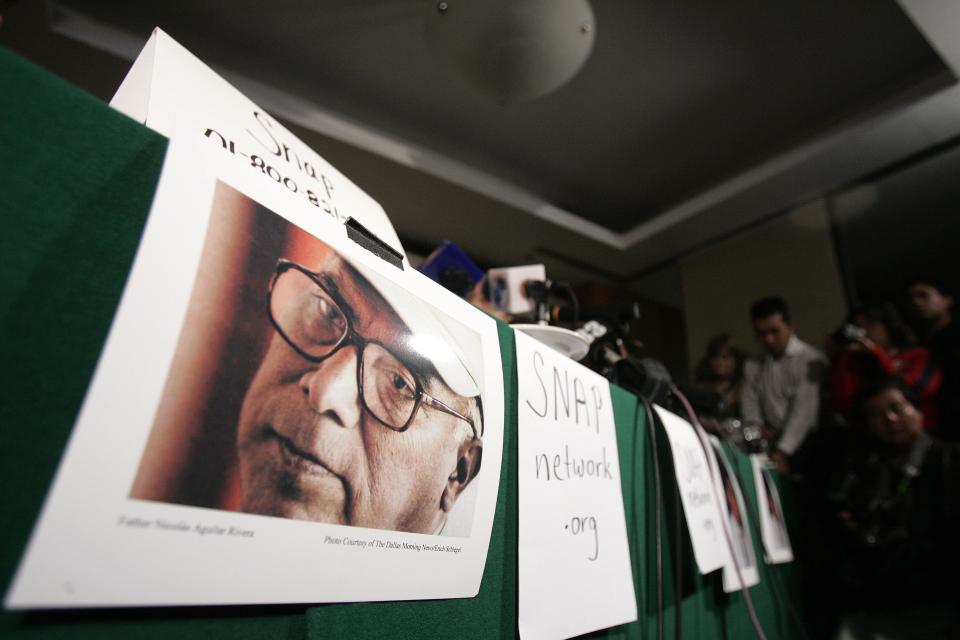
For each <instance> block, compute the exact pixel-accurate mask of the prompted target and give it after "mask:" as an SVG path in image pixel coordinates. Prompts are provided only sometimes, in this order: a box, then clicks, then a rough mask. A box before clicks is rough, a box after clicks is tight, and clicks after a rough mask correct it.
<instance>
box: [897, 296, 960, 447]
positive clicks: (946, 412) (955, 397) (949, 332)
mask: <svg viewBox="0 0 960 640" xmlns="http://www.w3.org/2000/svg"><path fill="white" fill-rule="evenodd" d="M953 301H954V297H953V292H952V290H951V289H950V288H949V287H948V286H947V285H945V284H943V283H942V282H939V281H938V280H936V279H932V278H927V279H916V280H913V281H912V282H911V283H910V285H909V286H908V287H907V307H908V308H909V309H910V312H911V315H912V316H913V318H914V319H915V320H916V321H917V322H918V323H919V325H920V329H921V331H922V336H923V341H924V344H925V345H926V346H927V347H928V348H929V349H930V351H931V352H932V353H933V359H934V362H936V364H937V366H938V367H939V368H940V370H941V371H942V373H943V383H942V384H941V386H940V392H939V394H938V396H937V414H938V420H939V423H940V424H941V425H942V427H941V431H940V434H939V435H940V436H941V437H942V438H945V439H948V440H960V329H958V328H957V323H956V322H955V321H954V318H953Z"/></svg>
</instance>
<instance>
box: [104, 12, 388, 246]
mask: <svg viewBox="0 0 960 640" xmlns="http://www.w3.org/2000/svg"><path fill="white" fill-rule="evenodd" d="M110 106H112V107H113V108H114V109H117V110H118V111H120V112H122V113H125V114H126V115H128V116H130V117H131V118H133V119H134V120H137V121H138V122H142V123H144V124H145V125H146V126H148V127H150V128H151V129H153V130H155V131H158V132H160V133H162V134H163V135H165V136H167V137H169V138H173V137H176V136H179V135H185V136H187V137H189V138H196V139H198V140H203V141H204V143H205V144H206V145H207V146H210V147H211V148H214V149H217V150H219V151H220V153H221V154H222V156H223V157H224V158H228V159H229V160H230V161H231V162H235V163H237V164H239V165H241V166H243V167H244V168H245V170H246V172H247V175H248V176H250V178H251V180H257V181H260V182H263V183H264V184H265V185H268V187H269V188H272V189H274V190H277V191H279V192H283V193H284V194H285V195H286V196H292V197H295V198H296V199H297V200H299V201H300V202H302V203H306V204H308V205H310V206H309V208H308V209H307V210H309V211H312V212H314V213H317V214H319V216H322V217H329V218H332V219H334V220H337V221H339V222H343V221H345V220H346V219H347V218H348V217H352V218H355V219H357V220H359V221H360V223H361V224H363V225H364V226H365V227H366V228H367V229H369V230H370V231H372V232H373V233H374V234H375V235H376V236H377V237H378V238H379V239H380V240H382V241H384V242H385V243H387V244H388V245H390V246H391V247H393V248H394V249H395V250H396V251H398V252H399V253H401V254H402V253H403V247H402V246H401V245H400V239H399V238H398V237H397V233H396V231H395V230H394V228H393V225H392V224H390V220H389V219H388V218H387V214H386V213H385V212H384V210H383V207H381V206H380V204H379V203H377V202H376V201H375V200H374V199H373V198H371V197H370V196H369V195H368V194H366V193H365V192H364V191H363V190H362V189H360V188H359V187H358V186H357V185H355V184H354V183H353V182H351V181H350V179H349V178H347V177H346V176H345V175H343V174H342V173H341V172H340V171H338V170H337V169H336V168H335V167H334V166H333V165H331V164H330V163H329V162H327V161H326V160H324V159H323V158H321V157H320V156H319V155H318V154H317V153H316V152H315V151H314V150H313V149H311V148H310V147H308V146H307V145H306V144H304V143H303V142H301V141H300V139H299V138H297V137H296V136H295V135H293V134H292V133H291V132H290V131H288V130H287V129H286V128H285V127H284V126H283V125H281V124H280V123H279V122H277V121H276V120H275V119H274V118H273V117H271V116H270V115H269V114H268V113H267V112H266V111H264V110H263V109H262V108H261V107H259V106H258V105H257V104H256V103H254V102H253V101H252V100H250V99H249V98H248V97H247V96H245V95H244V94H243V93H241V92H240V91H238V90H237V89H235V88H234V87H233V86H232V85H231V84H230V83H229V82H227V81H226V80H224V79H223V78H222V77H221V76H219V75H218V74H217V73H216V72H214V71H213V70H212V69H211V68H210V67H208V66H207V65H206V64H204V63H203V62H202V61H201V60H199V59H198V58H197V57H196V56H194V55H193V54H192V53H190V52H189V51H187V50H186V49H185V48H183V46H181V45H180V44H179V43H178V42H177V41H176V40H174V39H173V38H171V37H170V36H169V35H167V34H166V33H165V32H164V31H163V30H162V29H159V28H157V29H154V30H153V34H152V35H151V36H150V40H148V41H147V44H146V45H145V46H144V47H143V51H141V52H140V55H139V56H138V57H137V59H136V61H135V62H134V63H133V67H131V69H130V71H129V72H128V73H127V76H126V77H125V78H124V80H123V83H122V84H121V85H120V88H119V89H117V93H116V95H114V96H113V99H112V100H111V101H110ZM404 261H406V258H404Z"/></svg>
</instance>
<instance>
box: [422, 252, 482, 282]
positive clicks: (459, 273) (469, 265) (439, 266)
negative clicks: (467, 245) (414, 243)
mask: <svg viewBox="0 0 960 640" xmlns="http://www.w3.org/2000/svg"><path fill="white" fill-rule="evenodd" d="M420 273H422V274H424V275H425V276H427V277H428V278H430V279H431V280H435V281H436V282H439V283H440V284H441V285H443V286H444V287H445V288H447V289H449V290H450V291H453V292H454V293H456V294H457V295H459V296H465V295H466V294H467V293H469V291H470V289H472V288H473V285H475V284H476V283H478V282H480V281H481V280H483V270H482V269H480V267H478V266H477V264H476V263H475V262H474V261H473V260H471V259H470V256H468V255H467V254H466V253H464V252H463V249H461V248H460V247H458V246H457V245H456V244H455V243H453V242H450V241H449V240H444V241H443V244H441V245H440V246H439V247H437V248H436V249H434V251H433V253H431V254H430V255H429V256H427V259H426V260H424V261H423V264H422V265H420Z"/></svg>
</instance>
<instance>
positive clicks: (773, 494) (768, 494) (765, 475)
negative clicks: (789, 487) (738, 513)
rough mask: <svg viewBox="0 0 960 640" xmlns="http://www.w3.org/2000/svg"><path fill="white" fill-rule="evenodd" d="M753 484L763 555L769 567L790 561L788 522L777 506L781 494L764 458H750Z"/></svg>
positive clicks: (781, 509) (791, 552) (790, 549)
mask: <svg viewBox="0 0 960 640" xmlns="http://www.w3.org/2000/svg"><path fill="white" fill-rule="evenodd" d="M750 466H751V467H752V468H753V482H754V484H755V485H756V487H757V510H758V511H759V512H760V537H761V538H762V539H763V549H764V552H765V553H764V555H765V556H766V560H767V563H768V564H779V563H782V562H792V561H793V548H792V547H791V545H790V536H789V535H788V534H787V522H786V520H785V519H784V516H783V506H782V505H781V504H780V493H779V492H778V491H777V485H776V483H775V482H774V481H773V478H772V477H770V471H769V469H768V468H767V457H766V456H764V455H759V454H758V455H752V456H750Z"/></svg>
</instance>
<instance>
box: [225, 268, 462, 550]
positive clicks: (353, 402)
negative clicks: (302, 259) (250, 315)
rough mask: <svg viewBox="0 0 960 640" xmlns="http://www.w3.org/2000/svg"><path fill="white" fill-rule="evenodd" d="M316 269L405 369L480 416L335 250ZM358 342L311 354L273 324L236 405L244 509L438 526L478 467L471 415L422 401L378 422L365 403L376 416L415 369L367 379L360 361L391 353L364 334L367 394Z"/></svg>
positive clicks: (355, 321)
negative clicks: (413, 348) (400, 421)
mask: <svg viewBox="0 0 960 640" xmlns="http://www.w3.org/2000/svg"><path fill="white" fill-rule="evenodd" d="M318 272H319V273H321V277H322V278H323V280H324V282H325V283H326V285H327V288H328V290H329V291H330V292H331V293H332V294H333V297H334V298H333V299H334V300H335V303H336V305H337V306H338V307H339V308H340V309H342V310H343V311H344V312H345V315H346V317H347V318H349V323H350V324H351V325H352V327H353V330H354V331H355V332H356V334H358V335H359V336H362V338H364V339H366V340H369V341H375V342H376V343H379V344H380V345H382V346H383V347H385V348H386V349H387V350H389V351H390V352H391V353H392V354H395V355H397V356H399V358H401V359H402V361H403V362H404V364H406V365H407V367H408V369H407V370H405V371H404V374H403V375H404V376H406V375H407V374H408V373H412V374H413V376H414V377H415V378H419V380H420V382H421V384H422V385H423V386H422V388H423V391H425V392H426V393H428V394H430V395H431V396H433V397H435V398H437V399H438V400H440V401H441V402H443V403H445V404H446V405H448V407H450V408H451V409H453V410H455V411H457V412H459V413H461V414H464V415H469V416H473V417H475V419H477V420H479V417H478V416H476V415H475V411H474V410H473V408H474V407H473V403H474V401H473V400H471V399H468V398H464V397H462V396H458V395H456V394H455V393H454V392H453V391H452V390H450V388H449V387H447V386H446V384H444V383H443V381H442V380H441V379H440V378H439V377H438V376H437V375H436V373H435V371H434V370H433V369H432V367H431V366H430V365H429V363H428V362H426V361H424V360H422V359H421V360H417V358H416V356H415V354H411V353H410V352H409V350H408V347H407V342H408V338H409V337H410V332H409V330H408V329H407V328H406V326H405V325H404V324H403V323H402V321H401V320H400V318H399V317H397V316H396V314H395V313H394V312H393V311H392V310H391V308H390V307H389V305H388V304H387V303H386V302H385V301H384V300H383V298H382V297H381V296H380V295H379V294H378V293H377V292H376V291H375V290H374V289H373V288H372V287H371V286H370V285H369V283H367V282H366V280H365V279H364V278H363V277H362V276H359V275H358V274H356V273H355V272H354V271H353V270H352V269H350V268H349V267H348V266H346V265H345V264H344V263H343V262H342V261H341V260H340V259H339V258H337V257H336V256H333V257H331V258H330V259H328V260H327V261H326V263H325V264H324V265H322V266H321V268H320V269H318ZM276 295H277V292H276V290H275V293H274V296H275V297H276ZM316 304H317V298H316V290H315V289H312V288H311V287H309V286H302V287H300V289H294V290H293V293H292V294H290V295H285V296H284V298H283V299H280V300H275V301H274V302H273V308H274V317H276V315H277V313H290V314H294V315H297V314H300V313H302V311H303V308H304V306H305V305H316ZM278 305H280V306H281V307H282V308H281V309H279V310H278V309H277V306H278ZM324 309H325V310H327V309H326V307H324ZM359 349H360V346H359V345H358V344H355V343H353V342H347V343H345V344H344V346H342V347H340V348H339V349H338V350H336V351H335V352H333V353H332V354H331V355H329V357H326V358H325V359H323V360H322V361H321V362H312V361H310V360H309V359H307V358H305V357H304V356H303V355H301V354H300V353H298V352H297V351H296V350H295V349H294V348H293V347H292V346H291V344H289V343H288V342H287V340H285V339H284V337H283V336H281V335H279V334H276V335H274V337H273V339H272V341H271V343H270V346H269V348H268V351H267V354H266V355H265V357H264V359H263V362H262V363H261V365H260V368H259V370H258V371H257V374H256V375H255V377H254V379H253V382H252V383H251V385H250V389H249V390H248V392H247V395H246V398H245V399H244V403H243V408H242V410H241V415H240V424H239V430H238V451H239V459H240V479H241V491H242V500H243V509H244V510H245V511H250V512H253V513H260V514H265V515H274V516H281V517H286V518H296V519H302V520H314V521H318V522H329V523H334V524H348V525H354V526H363V527H372V528H380V529H394V530H400V531H417V532H423V533H433V532H434V531H436V529H437V528H438V527H439V526H440V525H441V524H442V523H443V522H444V519H445V514H446V513H447V512H448V511H449V510H450V509H451V508H452V507H453V504H454V502H455V501H456V499H457V497H458V495H459V494H460V492H461V491H462V490H463V489H464V488H465V487H466V485H467V483H469V482H470V480H471V479H472V478H473V476H474V475H475V473H476V471H477V469H478V468H479V463H480V447H481V445H480V442H479V440H478V439H476V438H475V437H474V432H473V430H472V429H471V427H470V425H469V423H467V422H466V421H464V420H463V419H462V418H459V417H457V416H455V415H452V414H450V413H446V412H444V411H440V410H438V409H436V408H435V407H432V406H428V405H427V404H426V403H424V404H421V405H420V406H419V408H418V409H417V410H416V412H415V414H414V417H413V420H412V422H410V423H409V426H408V427H407V429H406V430H405V431H402V432H399V431H394V430H391V429H389V428H387V427H386V426H384V425H383V424H382V423H381V422H379V421H378V420H377V418H376V417H374V416H373V415H371V413H370V411H369V410H368V406H367V405H369V404H371V403H372V404H373V405H374V407H378V408H377V409H376V410H377V411H378V412H381V417H382V415H383V413H382V412H383V411H384V409H383V406H384V404H382V403H381V398H385V396H386V395H388V394H390V393H392V392H393V390H394V389H393V388H392V387H393V386H394V385H400V386H402V385H404V384H405V383H410V382H412V379H409V378H406V379H405V378H403V377H401V376H399V375H393V374H391V375H393V377H392V378H388V379H387V380H388V381H389V384H388V385H387V386H382V387H380V388H379V390H378V389H377V387H374V386H373V385H372V383H369V382H367V377H366V376H367V373H368V372H369V371H372V370H373V368H374V365H376V364H377V362H378V360H377V358H382V357H384V356H383V354H385V353H386V352H385V351H382V350H381V349H380V346H379V345H376V344H373V343H368V344H367V346H366V347H365V351H366V352H368V353H367V356H365V358H364V367H365V369H364V380H365V382H364V388H365V390H366V391H367V392H368V393H365V397H366V399H367V403H366V404H365V403H364V401H362V400H361V396H360V391H359V388H358V370H357V368H358V366H360V360H359V359H358V350H359ZM377 354H380V355H379V356H378V355H377ZM392 371H393V370H392V369H391V372H392ZM383 402H387V401H386V400H385V399H384V400H383ZM378 403H380V404H378ZM395 426H402V425H395ZM477 427H478V428H479V424H477Z"/></svg>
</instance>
